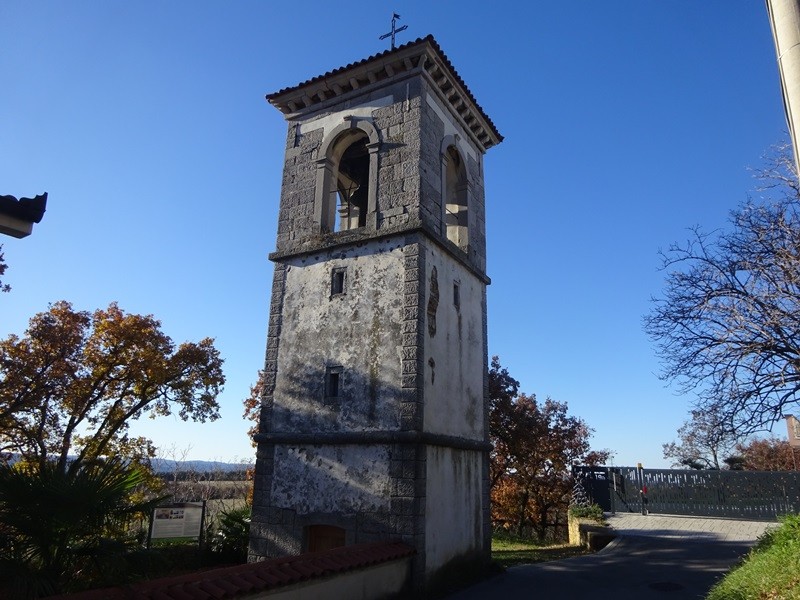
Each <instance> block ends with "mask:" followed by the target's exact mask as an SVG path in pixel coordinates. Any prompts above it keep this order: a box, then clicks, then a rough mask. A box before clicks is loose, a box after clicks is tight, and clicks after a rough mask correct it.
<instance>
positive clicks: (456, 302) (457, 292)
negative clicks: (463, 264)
mask: <svg viewBox="0 0 800 600" xmlns="http://www.w3.org/2000/svg"><path fill="white" fill-rule="evenodd" d="M453 306H455V307H456V308H461V286H460V284H459V283H458V282H457V281H455V282H453Z"/></svg>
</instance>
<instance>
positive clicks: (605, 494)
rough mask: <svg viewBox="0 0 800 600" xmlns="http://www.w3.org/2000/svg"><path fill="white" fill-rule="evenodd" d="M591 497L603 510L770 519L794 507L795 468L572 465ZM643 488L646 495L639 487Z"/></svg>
mask: <svg viewBox="0 0 800 600" xmlns="http://www.w3.org/2000/svg"><path fill="white" fill-rule="evenodd" d="M573 474H574V475H575V477H576V478H577V479H578V480H579V481H581V482H582V483H583V486H584V489H585V490H586V493H587V495H588V496H589V498H590V500H591V501H592V502H595V503H597V504H599V505H600V506H601V507H602V508H603V510H605V511H608V512H617V511H619V512H641V510H642V506H643V500H644V498H646V504H645V506H646V508H647V510H648V511H649V512H652V513H661V514H672V515H697V516H709V517H730V518H736V519H751V520H764V519H769V520H772V519H774V518H775V517H777V516H779V515H783V514H787V513H798V512H800V472H797V471H779V472H778V471H776V472H760V471H710V470H702V471H696V470H680V469H640V468H638V467H575V468H574V470H573ZM644 489H646V490H647V493H646V495H645V494H643V493H642V490H644Z"/></svg>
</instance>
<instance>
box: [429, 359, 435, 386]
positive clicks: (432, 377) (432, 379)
mask: <svg viewBox="0 0 800 600" xmlns="http://www.w3.org/2000/svg"><path fill="white" fill-rule="evenodd" d="M428 366H429V367H430V368H431V385H433V384H434V382H435V381H436V361H435V360H433V357H432V356H431V357H430V358H429V359H428Z"/></svg>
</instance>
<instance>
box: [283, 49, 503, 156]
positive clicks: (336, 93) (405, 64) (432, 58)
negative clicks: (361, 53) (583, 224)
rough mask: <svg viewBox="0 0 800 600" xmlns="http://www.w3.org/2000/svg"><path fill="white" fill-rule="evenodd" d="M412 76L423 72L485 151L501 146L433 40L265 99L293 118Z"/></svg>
mask: <svg viewBox="0 0 800 600" xmlns="http://www.w3.org/2000/svg"><path fill="white" fill-rule="evenodd" d="M412 73H425V75H426V76H427V77H428V80H429V81H430V82H431V83H432V84H433V86H434V88H435V89H436V90H437V91H438V93H439V96H440V98H441V99H442V100H443V101H444V102H445V103H446V104H448V105H449V107H450V109H451V110H452V111H453V113H454V114H456V115H458V117H459V119H460V120H461V121H462V123H463V125H464V127H465V128H466V129H467V131H469V132H470V133H471V134H472V136H473V137H474V139H475V140H476V142H477V143H479V144H480V146H481V147H482V148H483V150H484V151H486V150H488V149H489V148H491V147H492V146H496V145H497V144H499V143H500V142H502V141H503V136H502V135H500V133H499V132H498V131H497V128H496V127H495V126H494V123H492V120H491V119H490V118H489V117H488V115H487V114H486V113H485V112H484V111H483V109H482V108H481V107H480V105H479V104H478V103H477V102H476V101H475V97H474V96H473V95H472V92H470V91H469V88H468V87H467V85H466V84H465V83H464V81H463V80H462V79H461V77H460V76H459V74H458V72H457V71H456V70H455V68H454V67H453V64H452V63H451V62H450V60H449V59H448V58H447V56H446V55H445V54H444V52H442V49H441V48H440V47H439V44H437V43H436V40H435V39H434V38H433V36H431V35H429V36H426V37H424V38H420V39H417V40H415V41H413V42H409V43H407V44H403V45H402V46H399V47H398V48H396V49H394V50H386V51H385V52H381V53H380V54H375V55H373V56H370V57H368V58H365V59H364V60H361V61H359V62H356V63H352V64H349V65H347V66H344V67H340V68H338V69H335V70H333V71H329V72H327V73H325V74H324V75H319V76H318V77H314V78H313V79H309V80H308V81H304V82H302V83H300V84H298V85H296V86H294V87H289V88H284V89H282V90H280V91H277V92H275V93H273V94H267V100H268V101H269V103H270V104H272V105H273V106H274V107H275V108H277V109H278V110H280V111H281V112H282V113H283V114H284V115H285V116H286V118H288V119H290V118H293V117H295V116H299V115H302V114H306V113H310V112H315V111H317V110H320V109H323V108H325V106H326V105H327V104H329V103H332V102H339V101H341V100H344V99H345V98H344V97H346V96H351V95H355V94H360V93H364V92H366V91H369V89H371V88H372V87H374V86H377V85H378V84H381V83H384V84H385V82H386V81H387V80H390V79H397V80H399V79H402V78H403V77H406V76H409V75H410V74H412Z"/></svg>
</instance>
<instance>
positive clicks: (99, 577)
mask: <svg viewBox="0 0 800 600" xmlns="http://www.w3.org/2000/svg"><path fill="white" fill-rule="evenodd" d="M145 478H146V476H145V474H144V473H143V472H142V471H140V470H139V469H137V468H136V467H134V466H131V465H129V464H127V463H125V462H124V461H122V460H120V459H113V458H112V459H107V460H97V461H93V462H90V463H74V464H73V465H71V466H70V467H69V468H67V469H66V470H63V469H59V468H58V467H57V465H56V464H55V463H45V464H44V465H31V464H17V465H14V466H11V465H0V596H2V592H3V591H5V592H6V593H7V594H9V595H10V596H11V597H14V598H38V597H44V596H48V595H51V594H55V593H61V592H67V591H71V590H73V589H77V588H80V587H85V586H86V585H87V584H89V583H100V584H107V583H114V581H113V580H110V581H109V577H114V576H118V575H119V574H120V567H121V566H122V565H123V563H124V556H125V551H126V550H127V549H128V547H129V544H130V542H131V538H130V536H128V535H127V534H128V526H129V524H130V523H131V521H132V519H134V518H136V517H139V516H141V515H143V514H146V513H148V512H149V511H150V509H151V508H152V507H153V505H154V504H156V503H157V502H158V501H159V500H161V499H160V498H159V499H154V500H150V501H141V500H138V499H137V496H136V494H135V492H136V488H137V487H138V486H140V485H141V484H142V483H143V482H144V481H145Z"/></svg>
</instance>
